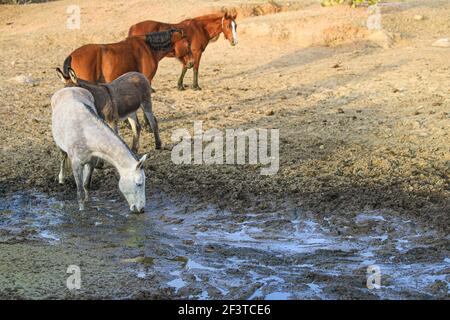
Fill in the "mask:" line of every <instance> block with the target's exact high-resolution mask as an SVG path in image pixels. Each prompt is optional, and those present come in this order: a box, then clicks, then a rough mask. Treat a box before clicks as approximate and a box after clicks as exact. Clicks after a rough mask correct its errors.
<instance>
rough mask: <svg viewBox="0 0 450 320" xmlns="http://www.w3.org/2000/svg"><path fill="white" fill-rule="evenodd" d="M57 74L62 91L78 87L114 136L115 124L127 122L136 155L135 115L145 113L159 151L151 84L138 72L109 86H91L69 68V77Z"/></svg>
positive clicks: (114, 81) (102, 84) (136, 128)
mask: <svg viewBox="0 0 450 320" xmlns="http://www.w3.org/2000/svg"><path fill="white" fill-rule="evenodd" d="M56 72H57V74H58V76H59V77H60V79H61V80H62V82H63V83H64V85H65V87H75V86H76V87H80V88H83V89H86V90H88V91H89V92H90V93H91V94H92V96H93V97H94V101H95V109H96V110H97V113H98V115H99V116H100V117H101V118H102V119H103V120H105V121H106V123H108V125H109V126H110V127H111V128H112V129H113V130H114V131H115V132H116V133H117V132H118V130H117V123H118V121H119V120H121V119H127V118H128V122H129V123H130V125H131V129H132V130H133V146H132V147H131V150H132V151H133V152H135V153H137V152H138V150H139V137H140V133H141V126H140V124H139V121H138V118H137V115H136V112H137V110H138V109H139V107H141V108H142V111H144V115H145V117H146V120H147V121H148V122H149V124H150V126H151V128H152V131H153V134H154V136H155V148H156V149H161V139H160V137H159V129H158V122H157V120H156V118H155V116H154V115H153V111H152V99H151V94H150V84H149V82H148V80H147V78H146V77H145V76H144V75H143V74H142V73H139V72H127V73H125V74H124V75H121V76H120V77H118V78H117V79H115V80H113V81H112V82H110V83H100V84H96V83H91V82H88V81H85V80H81V79H79V78H78V77H77V75H76V73H75V71H74V70H73V69H72V68H70V67H69V70H68V72H69V77H67V76H66V75H65V74H64V73H63V72H62V71H61V69H59V68H56Z"/></svg>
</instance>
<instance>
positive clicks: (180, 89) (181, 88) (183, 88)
mask: <svg viewBox="0 0 450 320" xmlns="http://www.w3.org/2000/svg"><path fill="white" fill-rule="evenodd" d="M184 90H186V88H185V87H184V86H178V91H184Z"/></svg>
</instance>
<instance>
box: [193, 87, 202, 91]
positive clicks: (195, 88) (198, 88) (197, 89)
mask: <svg viewBox="0 0 450 320" xmlns="http://www.w3.org/2000/svg"><path fill="white" fill-rule="evenodd" d="M192 89H194V90H195V91H200V90H202V88H200V87H199V86H194V87H193V88H192Z"/></svg>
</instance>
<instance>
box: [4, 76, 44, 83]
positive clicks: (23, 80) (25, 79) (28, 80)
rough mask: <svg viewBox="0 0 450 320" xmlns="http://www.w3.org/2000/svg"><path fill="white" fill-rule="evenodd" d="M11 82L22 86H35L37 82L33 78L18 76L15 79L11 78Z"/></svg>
mask: <svg viewBox="0 0 450 320" xmlns="http://www.w3.org/2000/svg"><path fill="white" fill-rule="evenodd" d="M10 80H12V81H15V82H18V83H20V84H28V85H35V84H36V82H37V81H36V80H35V79H33V78H32V77H31V76H25V75H20V76H16V77H14V78H11V79H10Z"/></svg>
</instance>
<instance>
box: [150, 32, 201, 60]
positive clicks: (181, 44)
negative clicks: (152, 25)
mask: <svg viewBox="0 0 450 320" xmlns="http://www.w3.org/2000/svg"><path fill="white" fill-rule="evenodd" d="M145 41H146V42H147V44H148V46H149V47H150V49H152V50H159V51H172V52H173V55H174V56H175V57H177V58H180V59H183V61H184V62H185V64H186V66H187V67H188V68H192V66H193V65H194V57H193V56H192V51H191V46H190V44H189V41H188V39H187V38H186V35H185V33H184V31H183V30H182V29H177V28H171V29H169V30H166V31H159V32H150V33H148V34H146V36H145Z"/></svg>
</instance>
